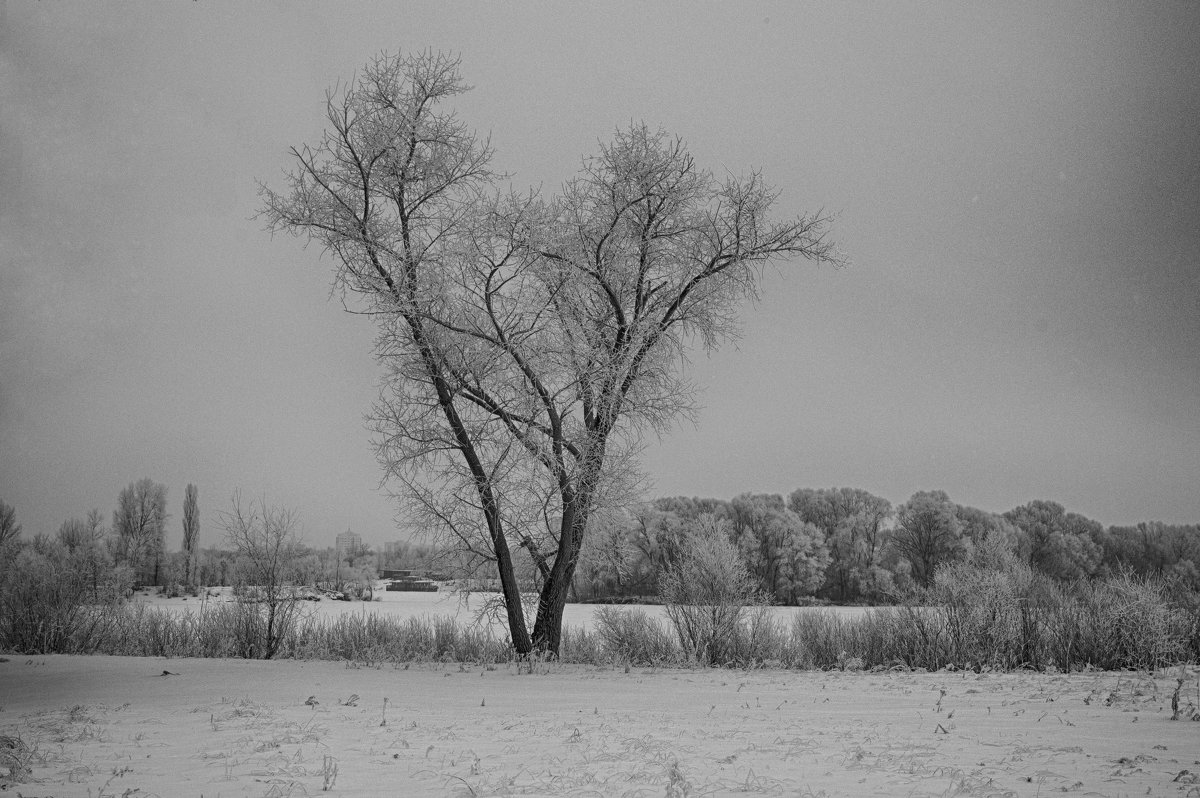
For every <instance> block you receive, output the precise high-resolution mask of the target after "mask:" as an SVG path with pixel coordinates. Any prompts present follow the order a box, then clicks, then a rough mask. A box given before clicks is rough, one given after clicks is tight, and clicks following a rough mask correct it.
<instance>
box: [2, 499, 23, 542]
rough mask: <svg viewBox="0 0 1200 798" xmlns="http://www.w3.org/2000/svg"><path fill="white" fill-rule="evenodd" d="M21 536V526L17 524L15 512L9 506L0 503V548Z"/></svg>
mask: <svg viewBox="0 0 1200 798" xmlns="http://www.w3.org/2000/svg"><path fill="white" fill-rule="evenodd" d="M20 536H21V525H20V524H18V523H17V511H16V509H14V508H13V506H12V505H11V504H6V503H4V502H3V501H0V546H3V545H4V544H5V543H8V542H9V541H10V540H16V539H17V538H19V537H20Z"/></svg>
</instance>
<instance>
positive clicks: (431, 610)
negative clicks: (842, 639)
mask: <svg viewBox="0 0 1200 798" xmlns="http://www.w3.org/2000/svg"><path fill="white" fill-rule="evenodd" d="M215 592H216V593H217V594H218V595H217V596H215V597H210V598H203V597H202V598H195V597H190V598H187V599H184V598H172V599H168V598H164V597H163V596H144V595H142V594H140V593H139V594H137V595H136V596H135V599H136V600H137V601H141V602H145V603H147V604H149V605H150V606H153V607H161V608H164V609H169V610H171V611H173V612H189V611H190V612H194V613H199V612H201V611H202V609H203V608H204V607H205V606H206V605H207V603H210V602H222V601H232V600H233V598H232V595H231V593H230V590H229V588H219V589H216V591H215ZM375 598H376V599H377V600H376V601H333V600H330V599H323V600H321V601H314V602H306V604H305V607H306V611H307V612H312V613H315V614H317V615H318V616H322V617H337V616H340V615H347V614H364V613H386V614H388V615H393V616H396V617H398V618H406V617H413V616H417V617H420V616H428V617H435V616H450V617H453V618H456V619H458V620H459V621H460V622H461V623H470V622H472V621H473V619H474V617H475V615H476V610H478V609H479V608H480V607H481V606H482V605H483V604H484V603H485V601H486V599H487V596H485V595H484V594H479V593H475V594H472V595H471V596H469V597H467V596H465V595H463V594H459V593H456V592H453V591H450V590H443V591H439V592H437V593H406V592H395V591H385V590H382V589H380V590H376V591H375ZM600 606H602V605H597V604H568V605H567V607H566V610H565V611H564V613H563V622H564V623H565V624H566V625H567V626H575V627H586V628H590V627H591V625H592V622H593V618H594V617H595V613H596V610H597V609H598V608H599V607H600ZM620 606H621V607H628V608H630V609H641V610H644V611H646V612H647V613H648V614H649V615H650V616H651V617H655V618H660V619H662V620H663V621H664V622H665V620H666V613H665V611H664V610H663V608H662V607H661V606H657V605H648V604H627V605H620ZM822 610H826V611H829V612H834V613H838V614H842V615H861V614H862V613H864V612H865V611H866V608H864V607H829V608H820V609H814V608H806V607H805V608H801V607H774V608H772V612H773V613H775V614H776V615H777V616H778V617H780V618H782V619H784V620H788V619H790V618H791V617H793V616H794V615H795V614H796V613H800V612H817V611H822ZM500 630H502V628H498V631H500Z"/></svg>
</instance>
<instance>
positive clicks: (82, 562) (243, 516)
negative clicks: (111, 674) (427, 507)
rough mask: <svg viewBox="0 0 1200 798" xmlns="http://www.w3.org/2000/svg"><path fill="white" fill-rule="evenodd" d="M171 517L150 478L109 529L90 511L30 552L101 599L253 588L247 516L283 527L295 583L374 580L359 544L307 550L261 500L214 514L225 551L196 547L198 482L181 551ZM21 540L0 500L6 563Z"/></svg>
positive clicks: (366, 550)
mask: <svg viewBox="0 0 1200 798" xmlns="http://www.w3.org/2000/svg"><path fill="white" fill-rule="evenodd" d="M280 514H284V515H286V519H285V520H286V521H287V523H286V524H283V525H281V524H278V523H275V521H277V520H279V518H278V517H277V516H280ZM169 518H170V516H169V514H168V513H167V487H166V486H165V485H163V484H161V483H157V482H155V481H153V480H152V479H148V478H147V479H141V480H138V481H136V482H133V483H131V484H130V485H129V486H127V487H126V488H124V489H123V490H121V492H120V494H119V495H118V497H117V509H116V510H115V511H114V512H113V515H112V525H111V526H105V518H104V515H103V514H102V513H101V511H100V510H99V509H93V510H91V511H90V512H89V513H88V514H87V516H86V517H85V518H70V519H67V520H66V521H64V522H63V523H62V525H61V526H60V527H59V528H58V531H57V533H56V534H55V535H52V536H47V535H41V534H39V535H36V536H34V537H33V538H32V539H31V540H30V541H28V548H30V549H31V550H32V551H34V552H36V553H37V554H38V555H39V556H45V557H49V558H50V559H52V560H54V561H55V562H58V563H60V564H64V565H66V564H69V565H70V567H71V568H72V569H73V570H74V571H76V572H78V573H80V574H82V575H83V578H84V579H85V581H87V582H88V583H89V584H90V585H92V588H93V589H92V593H93V596H98V595H99V593H100V585H101V584H102V583H105V582H110V581H112V582H114V584H120V585H124V588H123V589H128V588H131V587H133V586H135V585H147V586H158V587H164V588H170V589H172V590H178V591H185V590H186V591H191V592H195V590H196V588H197V587H198V586H200V585H231V584H235V583H238V582H245V583H247V584H255V582H254V579H253V574H254V572H255V569H256V568H258V567H259V566H258V565H257V564H256V563H255V559H256V555H255V553H254V550H253V547H248V546H247V543H248V538H247V533H246V530H247V528H248V525H247V520H248V519H250V520H253V521H254V522H255V524H252V525H250V526H253V527H254V528H259V527H263V526H265V527H267V528H268V529H270V530H276V531H277V530H278V529H279V528H280V527H281V526H284V527H286V537H287V545H286V546H285V547H283V548H280V549H279V552H281V553H283V554H285V555H286V556H285V559H286V560H287V564H286V571H287V575H288V579H289V580H290V581H291V582H293V583H295V584H309V585H325V586H330V587H334V586H336V585H341V584H344V583H346V582H358V583H370V582H371V581H373V580H374V579H375V574H376V566H377V556H376V554H375V552H373V551H372V550H371V549H370V547H369V546H365V545H364V546H360V547H356V548H355V549H354V550H353V551H348V552H344V553H343V555H342V556H339V554H338V552H337V550H336V549H335V548H334V547H332V546H331V547H328V548H325V549H317V548H311V547H308V546H305V545H303V544H302V543H301V542H300V540H299V538H298V535H297V532H296V529H295V523H294V516H293V515H292V513H291V512H290V511H285V510H277V509H276V508H270V507H267V506H266V505H265V503H263V502H243V501H242V500H241V498H240V497H239V496H235V497H234V500H233V503H232V506H231V509H230V510H229V511H227V512H222V513H218V514H217V516H216V520H217V525H218V527H219V528H220V529H221V531H222V532H223V536H222V539H221V541H220V542H221V543H222V544H224V545H223V546H213V547H207V548H201V546H200V506H199V490H198V489H197V488H196V486H195V485H192V484H189V485H188V486H187V488H186V490H185V491H184V500H183V518H182V525H183V545H182V548H181V549H180V550H179V551H168V550H167V548H166V545H165V537H166V527H167V522H168V520H169ZM268 521H269V522H270V523H267V522H268ZM20 535H21V525H20V524H19V523H18V522H17V520H16V510H15V508H14V507H12V506H11V505H9V504H6V503H5V502H3V501H0V551H6V552H7V554H6V555H5V556H6V558H7V559H8V560H13V559H14V558H15V557H16V554H17V552H18V551H19V549H21V548H23V547H22V546H21V544H20ZM407 554H409V553H408V552H406V555H407ZM422 554H424V555H425V556H427V552H425V550H424V549H423V548H421V547H415V548H413V549H412V552H411V555H410V556H412V555H422ZM114 580H115V581H114Z"/></svg>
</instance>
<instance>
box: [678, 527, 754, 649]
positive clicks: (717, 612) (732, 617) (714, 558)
mask: <svg viewBox="0 0 1200 798" xmlns="http://www.w3.org/2000/svg"><path fill="white" fill-rule="evenodd" d="M659 593H660V595H662V597H663V599H664V601H665V603H666V610H667V618H669V619H670V621H671V625H672V626H673V627H674V628H675V633H676V635H677V636H678V638H679V643H680V645H681V646H682V647H683V650H684V652H685V654H686V655H687V656H688V658H690V659H691V660H693V661H694V662H698V663H700V664H702V665H708V664H713V663H717V664H720V663H725V662H729V661H731V660H733V659H734V657H735V644H736V638H737V634H738V627H739V626H740V624H741V620H742V616H743V613H744V612H745V609H746V607H747V606H750V605H756V604H761V603H762V602H761V600H760V599H759V597H758V595H757V594H756V592H755V583H754V579H753V578H752V577H751V576H750V572H749V569H747V568H746V564H745V562H743V561H742V558H741V555H740V553H739V552H738V549H737V546H735V545H734V544H733V543H732V542H731V541H730V540H729V536H728V534H726V532H725V527H724V522H723V521H722V520H721V519H718V518H716V517H714V516H711V515H701V516H700V518H699V519H698V520H697V525H696V527H695V529H693V530H692V531H691V532H690V533H689V534H688V535H687V537H686V541H685V544H684V546H683V549H682V551H681V552H680V557H679V560H678V561H677V562H676V563H674V564H672V565H670V566H668V567H667V568H666V569H664V570H663V573H662V577H661V578H660V580H659Z"/></svg>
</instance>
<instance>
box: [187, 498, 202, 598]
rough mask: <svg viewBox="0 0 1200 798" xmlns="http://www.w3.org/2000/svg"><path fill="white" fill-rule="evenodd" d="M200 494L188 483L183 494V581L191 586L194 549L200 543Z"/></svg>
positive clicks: (194, 568)
mask: <svg viewBox="0 0 1200 798" xmlns="http://www.w3.org/2000/svg"><path fill="white" fill-rule="evenodd" d="M199 500H200V492H199V491H198V490H197V489H196V486H195V485H193V484H191V483H190V482H189V483H188V486H187V488H186V489H184V492H183V553H184V555H185V562H184V568H183V581H184V582H186V583H187V584H189V585H191V584H193V579H194V578H195V571H196V547H197V546H198V545H199V542H200V507H199Z"/></svg>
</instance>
